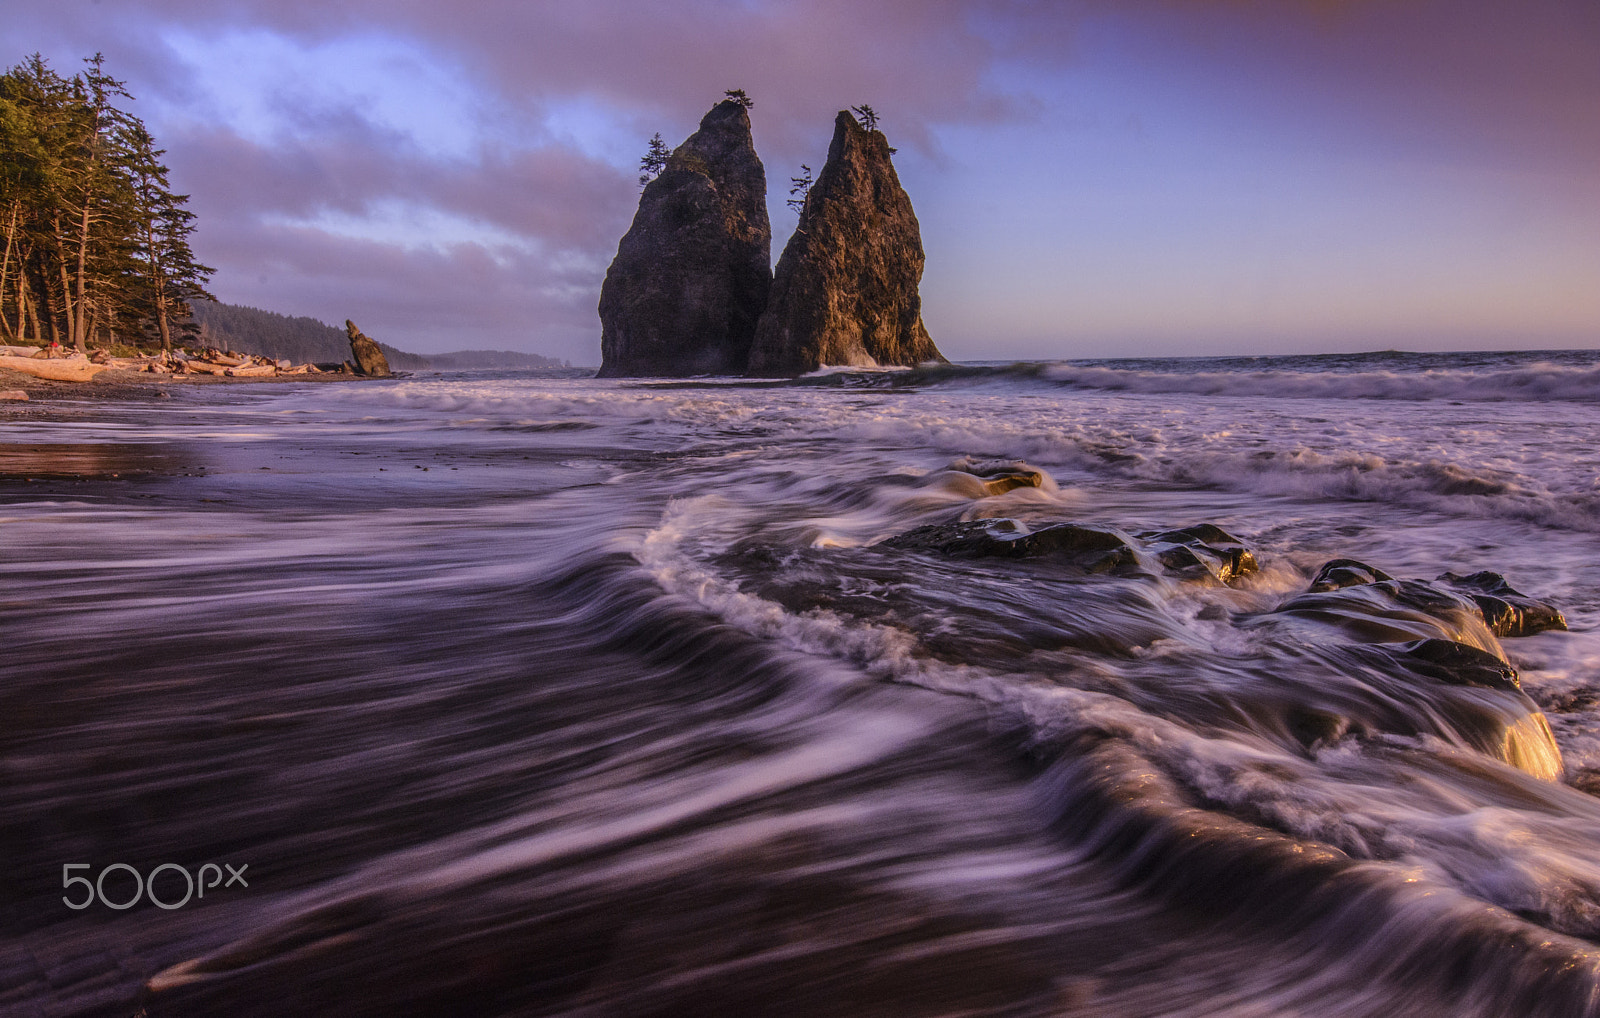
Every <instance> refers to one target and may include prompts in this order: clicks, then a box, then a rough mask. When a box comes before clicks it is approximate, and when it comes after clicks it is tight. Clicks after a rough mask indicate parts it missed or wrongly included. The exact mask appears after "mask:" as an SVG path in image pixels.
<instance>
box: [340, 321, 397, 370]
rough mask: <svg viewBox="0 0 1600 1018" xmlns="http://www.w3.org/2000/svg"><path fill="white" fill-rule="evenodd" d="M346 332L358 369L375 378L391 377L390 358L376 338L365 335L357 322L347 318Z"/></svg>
mask: <svg viewBox="0 0 1600 1018" xmlns="http://www.w3.org/2000/svg"><path fill="white" fill-rule="evenodd" d="M344 333H345V335H346V336H349V337H350V355H351V356H352V357H354V358H355V359H356V370H357V371H359V372H360V373H361V374H363V375H370V376H371V377H373V378H388V377H389V358H387V357H385V356H384V355H383V348H382V347H380V346H379V345H378V344H377V343H376V342H375V341H374V340H372V339H370V338H368V337H367V336H365V335H363V334H362V332H361V330H360V329H358V328H356V323H355V322H352V321H351V320H350V319H348V318H346V319H345V320H344Z"/></svg>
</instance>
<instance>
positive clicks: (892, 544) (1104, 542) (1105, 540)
mask: <svg viewBox="0 0 1600 1018" xmlns="http://www.w3.org/2000/svg"><path fill="white" fill-rule="evenodd" d="M880 547H884V548H897V549H901V550H904V551H922V552H937V553H938V554H941V555H949V556H951V557H954V558H1017V559H1021V558H1053V559H1069V560H1071V561H1072V563H1073V564H1074V565H1077V566H1079V567H1081V568H1083V569H1085V570H1087V571H1088V572H1092V573H1103V572H1111V571H1113V570H1116V569H1120V568H1125V567H1130V566H1136V565H1137V564H1138V556H1137V555H1135V553H1134V550H1133V548H1132V546H1130V545H1129V543H1128V540H1127V538H1125V537H1123V536H1122V535H1121V534H1118V533H1116V532H1115V531H1111V530H1099V529H1096V528H1093V527H1080V526H1078V525H1077V524H1075V523H1056V524H1053V525H1051V526H1047V527H1042V528H1040V529H1038V530H1034V531H1029V530H1027V529H1026V528H1024V527H1023V526H1022V525H1021V524H1019V523H1018V522H1017V521H1016V520H1007V519H997V520H974V521H972V522H969V523H944V524H939V523H936V524H932V525H930V526H926V527H917V528H916V529H915V530H908V531H906V532H905V533H904V534H899V535H897V536H895V537H891V538H889V539H888V540H886V541H884V542H883V543H882V545H880Z"/></svg>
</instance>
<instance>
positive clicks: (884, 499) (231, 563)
mask: <svg viewBox="0 0 1600 1018" xmlns="http://www.w3.org/2000/svg"><path fill="white" fill-rule="evenodd" d="M170 389H171V398H170V399H133V398H130V399H127V400H124V401H89V400H83V401H72V400H63V401H60V402H59V403H57V404H55V405H53V406H51V407H49V408H48V411H47V412H44V413H35V414H31V415H30V416H27V417H21V418H18V419H15V420H13V421H11V422H9V423H7V424H6V425H5V427H4V434H3V437H0V524H3V530H0V534H3V542H0V575H3V577H4V580H5V589H4V591H3V592H0V647H3V648H4V651H3V655H0V707H3V710H4V717H5V718H6V719H7V720H6V724H5V726H4V728H3V731H0V740H3V742H0V745H3V752H0V766H3V767H4V778H3V782H0V787H3V791H0V821H3V822H0V837H3V838H4V842H3V845H4V858H5V859H6V860H7V862H8V866H7V867H6V870H5V876H4V880H5V882H6V885H7V887H6V891H5V895H4V898H5V902H6V904H7V905H8V908H7V910H6V912H5V914H4V930H5V932H4V939H3V941H0V1010H5V1011H6V1012H7V1013H10V1009H12V1008H15V1009H16V1012H17V1013H21V1014H37V1013H50V1014H76V1015H100V1014H105V1015H119V1016H123V1018H126V1016H127V1015H131V1014H134V1013H135V1012H139V1013H141V1014H144V1015H147V1016H157V1015H211V1014H230V1015H282V1014H342V1015H393V1014H450V1015H614V1014H631V1015H678V1014H696V1015H703V1014H730V1015H731V1014H739V1015H744V1014H764V1015H797V1016H798V1015H807V1016H815V1015H1008V1016H1010V1015H1119V1016H1120V1015H1129V1016H1140V1015H1149V1016H1156V1015H1185V1016H1202V1015H1251V1016H1295V1015H1306V1016H1310V1015H1317V1016H1374V1018H1376V1016H1384V1018H1390V1016H1393V1015H1396V1014H1405V1015H1452V1016H1462V1015H1467V1016H1472V1015H1482V1016H1494V1015H1505V1014H1513V1013H1515V1014H1524V1015H1551V1016H1575V1015H1600V946H1597V942H1600V799H1597V798H1596V795H1597V794H1600V635H1597V631H1596V627H1597V623H1600V449H1597V447H1600V443H1597V441H1596V439H1597V436H1600V352H1594V351H1577V352H1574V351H1566V352H1559V351H1558V352H1542V353H1471V354H1405V353H1378V354H1353V355H1337V356H1327V357H1290V358H1210V359H1149V360H1138V361H1129V360H1125V361H1073V362H1054V363H1032V364H1015V365H1013V364H999V363H984V364H968V365H952V366H948V367H938V368H934V367H928V368H923V369H914V370H885V371H872V370H833V371H828V372H823V373H819V374H817V375H813V376H808V377H806V378H802V379H798V380H792V381H778V380H771V381H763V380H740V379H688V380H677V381H648V380H633V381H628V380H597V379H593V378H589V377H585V376H584V374H583V373H581V372H550V373H543V374H538V373H508V372H502V373H454V374H439V375H435V374H427V375H418V376H415V377H411V378H404V379H396V380H393V381H364V382H359V383H348V384H323V385H257V386H232V387H221V386H217V387H206V388H195V389H185V388H183V387H182V386H181V385H178V384H172V385H171V386H170ZM1061 524H1074V525H1076V526H1075V528H1062V527H1060V526H1059V525H1061ZM1201 525H1210V529H1207V528H1206V527H1202V526H1201ZM1064 534H1065V535H1069V537H1070V540H1071V541H1075V542H1079V543H1078V544H1073V545H1071V547H1070V548H1067V546H1066V545H1060V546H1059V547H1058V546H1057V545H1050V546H1049V547H1048V548H1047V547H1046V545H1045V544H1044V543H1035V544H1032V545H1028V547H1034V548H1046V550H1045V551H1042V552H1039V553H1037V554H1036V553H1035V552H1033V551H1027V550H1026V549H1025V548H1024V544H1026V541H1023V540H1022V539H1024V538H1025V539H1027V541H1033V542H1044V541H1046V540H1058V541H1059V540H1062V538H1061V535H1064ZM1085 534H1087V535H1088V538H1085V537H1084V535H1085ZM1218 534H1220V535H1221V536H1220V537H1219V536H1217V535H1218ZM1194 535H1201V536H1194ZM1083 540H1090V541H1091V544H1092V548H1090V546H1089V545H1083V544H1081V542H1082V541H1083ZM1094 542H1098V543H1094ZM1184 542H1189V543H1187V544H1185V543H1184ZM1050 548H1054V549H1056V550H1049V549H1050ZM1084 548H1090V550H1088V551H1084V550H1083V549H1084ZM996 549H1000V550H996ZM1062 549H1066V550H1062ZM1218 549H1221V551H1219V550H1218ZM1229 556H1231V558H1230V557H1229ZM1336 560H1349V562H1350V563H1351V564H1350V565H1348V566H1346V567H1343V570H1342V571H1340V570H1339V569H1338V568H1336V569H1335V570H1334V571H1333V572H1332V573H1329V572H1326V571H1324V569H1323V567H1324V566H1325V565H1326V564H1327V563H1330V562H1334V561H1336ZM1219 562H1226V563H1228V567H1227V568H1221V567H1219V565H1218V563H1219ZM1485 571H1487V572H1492V573H1495V574H1499V575H1500V576H1501V577H1503V578H1504V581H1505V582H1506V583H1507V584H1509V586H1510V587H1511V588H1514V590H1515V592H1518V593H1519V594H1520V595H1525V596H1526V598H1527V599H1528V600H1529V603H1535V602H1536V603H1538V604H1541V605H1546V606H1549V607H1550V608H1551V609H1558V610H1559V612H1560V613H1561V614H1562V616H1563V617H1564V623H1565V628H1560V627H1555V626H1549V627H1542V628H1541V627H1532V626H1529V627H1524V630H1526V631H1524V630H1518V629H1516V628H1515V627H1509V626H1507V625H1505V624H1501V623H1497V622H1496V620H1495V619H1494V618H1491V617H1490V616H1489V615H1488V614H1484V611H1486V610H1484V609H1481V602H1480V601H1475V600H1474V599H1473V597H1472V593H1473V591H1474V590H1476V589H1478V588H1471V587H1470V584H1469V585H1467V586H1463V584H1465V583H1467V581H1466V580H1462V579H1461V578H1463V577H1468V578H1470V577H1472V575H1473V574H1479V573H1482V572H1485ZM1330 577H1332V579H1330ZM1450 577H1454V579H1451V578H1450ZM1535 629H1537V631H1534V630H1535ZM1441 648H1442V649H1441ZM1441 655H1442V656H1441ZM225 862H226V863H231V864H232V865H234V866H238V865H241V864H247V865H248V874H249V881H248V886H247V887H230V888H227V889H226V890H217V891H211V892H208V893H207V895H206V897H204V899H203V900H202V899H195V900H192V901H188V902H186V903H185V904H184V905H183V906H182V907H181V908H164V907H160V906H158V905H153V904H151V903H150V901H149V900H148V899H140V900H138V901H136V902H135V903H134V904H133V905H131V906H129V907H127V908H115V907H111V906H108V905H105V904H103V903H102V901H100V900H94V901H92V902H91V904H90V906H89V907H86V908H82V909H76V908H73V907H70V906H69V905H68V904H66V903H64V902H63V895H64V894H66V895H68V896H72V895H74V894H76V893H78V892H76V891H72V890H64V889H63V866H64V865H68V864H87V866H88V867H89V868H88V869H87V870H85V871H84V872H87V873H89V874H90V875H91V876H95V875H97V874H99V873H101V872H102V871H104V870H105V868H106V867H108V866H111V865H112V864H118V863H120V864H124V866H125V867H126V868H125V869H123V870H121V871H119V872H117V873H114V874H113V875H111V876H108V877H106V878H105V882H104V897H106V898H110V899H111V900H113V901H114V902H120V901H121V900H124V899H127V898H129V897H130V896H132V895H133V893H134V886H133V879H132V877H130V876H129V873H128V869H130V868H131V870H132V871H134V872H136V873H137V874H139V875H140V876H141V877H149V876H150V874H152V873H153V872H154V871H155V870H157V868H158V867H161V866H162V865H163V864H167V863H172V864H175V866H177V867H183V868H186V869H187V870H188V871H189V872H191V873H192V872H195V871H197V870H198V868H199V867H200V866H201V865H203V864H205V863H215V864H219V865H220V864H222V863H225ZM156 879H157V878H154V877H151V878H150V886H151V887H152V888H154V887H157V886H159V889H160V893H161V894H162V895H163V896H164V897H165V898H167V899H168V900H170V899H172V898H174V897H176V896H181V894H182V890H183V887H182V883H181V880H178V879H177V878H176V876H175V873H174V871H171V870H169V871H168V872H167V874H166V875H165V876H163V877H161V878H159V879H160V880H161V881H163V882H162V883H160V884H159V885H158V884H157V883H156ZM175 881H176V882H175Z"/></svg>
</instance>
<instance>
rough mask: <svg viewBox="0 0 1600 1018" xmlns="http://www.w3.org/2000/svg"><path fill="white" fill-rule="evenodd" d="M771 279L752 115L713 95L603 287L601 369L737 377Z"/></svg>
mask: <svg viewBox="0 0 1600 1018" xmlns="http://www.w3.org/2000/svg"><path fill="white" fill-rule="evenodd" d="M771 287H772V226H771V224H770V223H769V222H768V221H767V173H766V170H765V169H764V168H763V167H762V165H761V160H760V159H759V158H757V156H756V150H755V145H754V144H753V143H752V142H751V139H750V114H749V112H748V111H747V110H746V108H745V106H744V105H743V104H741V103H739V102H736V101H734V100H733V99H729V100H726V101H724V102H720V103H718V104H717V105H716V106H714V107H712V109H711V112H709V113H707V114H706V115H705V118H704V119H703V120H701V121H700V129H699V130H698V131H696V132H695V133H694V134H692V135H690V136H689V140H687V141H685V142H684V143H683V144H682V145H679V146H678V148H677V150H676V151H674V152H673V153H672V155H671V156H669V157H668V158H667V166H666V169H664V170H663V171H662V172H661V175H660V176H658V177H656V178H655V179H654V180H652V181H650V182H649V183H648V184H647V185H645V189H644V194H643V195H642V196H641V197H640V199H639V211H638V212H637V213H636V214H635V215H634V217H633V225H632V226H631V227H630V228H629V229H628V232H627V234H626V235H624V236H623V238H622V242H621V243H620V244H618V245H617V257H616V259H615V260H613V261H612V263H611V268H610V269H608V270H607V271H606V279H605V283H604V284H603V285H602V286H601V288H600V353H601V358H602V360H601V366H600V377H602V378H619V377H628V376H648V375H677V376H684V375H717V374H722V375H728V374H741V373H743V371H744V369H745V364H746V362H747V361H748V360H749V356H750V342H751V340H752V339H753V338H754V336H755V330H756V322H757V320H759V319H760V317H761V312H762V309H764V308H765V307H766V305H767V293H768V291H769V290H770V289H771Z"/></svg>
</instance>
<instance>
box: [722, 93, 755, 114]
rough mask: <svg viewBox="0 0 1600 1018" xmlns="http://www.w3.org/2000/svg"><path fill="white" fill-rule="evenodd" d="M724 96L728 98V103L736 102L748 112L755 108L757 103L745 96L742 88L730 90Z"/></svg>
mask: <svg viewBox="0 0 1600 1018" xmlns="http://www.w3.org/2000/svg"><path fill="white" fill-rule="evenodd" d="M722 94H723V95H725V96H727V97H728V98H727V101H728V102H736V103H738V104H739V105H740V106H743V107H744V108H745V109H747V110H748V109H753V108H754V107H755V104H756V101H755V100H754V99H752V98H750V97H749V96H748V95H745V94H744V89H742V88H730V89H728V90H727V91H726V92H724V93H722Z"/></svg>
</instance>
